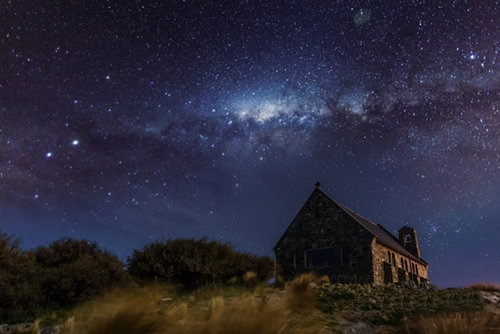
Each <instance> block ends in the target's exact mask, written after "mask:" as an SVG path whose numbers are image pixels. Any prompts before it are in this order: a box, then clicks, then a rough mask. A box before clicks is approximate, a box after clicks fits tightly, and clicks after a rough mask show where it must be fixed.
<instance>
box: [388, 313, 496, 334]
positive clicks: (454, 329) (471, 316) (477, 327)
mask: <svg viewBox="0 0 500 334" xmlns="http://www.w3.org/2000/svg"><path fill="white" fill-rule="evenodd" d="M397 333H408V334H410V333H411V334H498V333H500V314H498V313H490V312H466V313H451V314H440V315H437V316H434V317H426V318H420V319H419V320H417V321H412V322H411V323H407V324H405V326H404V328H402V329H399V330H397Z"/></svg>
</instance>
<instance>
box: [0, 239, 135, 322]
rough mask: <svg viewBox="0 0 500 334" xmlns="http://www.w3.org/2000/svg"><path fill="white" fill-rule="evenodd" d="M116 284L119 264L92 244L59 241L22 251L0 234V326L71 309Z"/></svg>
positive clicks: (121, 271)
mask: <svg viewBox="0 0 500 334" xmlns="http://www.w3.org/2000/svg"><path fill="white" fill-rule="evenodd" d="M122 282H127V274H126V272H125V270H124V269H123V263H121V262H120V261H119V260H118V258H117V257H116V256H114V255H112V254H110V253H108V252H106V251H103V250H102V249H100V248H99V247H98V246H97V244H95V243H90V242H88V241H86V240H72V239H61V240H58V241H55V242H53V243H52V244H51V245H49V246H48V247H39V248H38V249H36V250H34V251H22V250H21V249H20V247H19V241H17V240H13V238H12V237H10V236H7V235H6V234H0V322H10V323H13V322H22V321H28V320H32V319H33V318H34V317H36V316H37V315H39V314H40V313H43V312H46V311H47V310H51V309H60V308H67V307H72V306H74V305H76V304H77V303H79V302H82V301H85V300H88V299H90V298H93V297H96V296H98V295H100V294H103V293H104V292H107V291H109V289H110V288H111V287H113V286H116V285H117V284H119V283H122Z"/></svg>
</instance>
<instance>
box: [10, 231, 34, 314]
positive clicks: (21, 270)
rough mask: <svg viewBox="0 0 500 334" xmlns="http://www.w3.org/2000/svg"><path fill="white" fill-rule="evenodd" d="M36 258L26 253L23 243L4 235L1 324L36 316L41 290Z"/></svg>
mask: <svg viewBox="0 0 500 334" xmlns="http://www.w3.org/2000/svg"><path fill="white" fill-rule="evenodd" d="M37 276H38V273H37V270H36V265H35V260H34V256H33V254H31V253H29V252H28V253H26V252H23V251H22V250H21V249H20V247H19V240H14V239H13V238H12V237H11V236H8V235H6V234H3V233H1V232H0V323H3V322H11V323H13V322H21V321H25V320H26V319H31V318H33V317H34V316H35V312H36V310H37V306H38V304H39V301H40V286H39V285H38V283H37V281H36V277H37Z"/></svg>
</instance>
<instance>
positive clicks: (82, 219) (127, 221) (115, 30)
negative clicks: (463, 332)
mask: <svg viewBox="0 0 500 334" xmlns="http://www.w3.org/2000/svg"><path fill="white" fill-rule="evenodd" d="M0 12H1V14H2V15H1V16H2V20H1V21H0V64H1V65H0V207H1V209H2V213H3V215H2V218H1V219H0V228H1V229H2V230H3V231H6V232H9V233H13V234H16V235H19V236H21V237H22V238H23V239H24V245H25V246H26V247H28V248H29V247H34V246H37V245H40V244H43V243H46V242H49V241H51V240H54V239H55V238H59V237H62V236H70V237H75V238H82V237H85V238H89V239H92V240H96V241H98V242H99V243H100V244H102V245H103V246H104V247H108V248H109V249H110V250H112V251H113V252H115V253H117V254H118V255H119V256H120V257H122V258H124V257H126V256H127V255H129V254H130V252H131V251H132V249H133V248H138V247H142V246H143V245H144V244H145V243H147V242H150V241H151V240H155V239H158V238H175V237H199V236H205V235H206V236H208V237H209V238H214V239H219V240H223V241H228V242H232V243H233V244H235V246H236V247H237V248H239V249H242V250H246V251H250V252H255V253H259V254H272V253H271V249H272V247H273V246H274V243H275V242H276V241H277V240H278V238H279V237H280V235H281V233H282V232H283V231H284V229H285V228H286V226H287V224H288V223H289V222H290V221H291V219H292V218H293V215H294V214H295V213H296V212H297V210H298V209H299V207H300V205H301V204H302V202H303V201H305V199H306V197H307V196H308V194H309V192H310V191H311V189H312V186H313V185H314V182H315V181H316V180H317V179H320V180H321V181H322V184H323V185H324V187H325V190H326V191H327V192H329V193H330V194H331V195H332V196H333V197H334V198H335V199H336V200H338V201H340V202H342V203H344V204H346V205H347V206H348V207H351V208H352V209H354V210H356V211H358V212H359V213H361V214H362V215H363V216H366V217H369V218H370V219H372V220H373V221H374V222H376V223H381V224H383V225H384V226H386V227H387V228H388V229H389V230H392V231H396V230H397V229H398V228H399V227H400V226H401V225H404V224H409V225H411V226H413V227H415V228H416V229H417V232H418V233H419V237H420V239H421V243H422V251H423V256H424V259H426V260H427V261H428V262H429V263H430V264H431V272H430V278H431V281H434V282H436V283H438V284H440V285H443V286H447V285H457V284H467V283H470V282H472V281H477V280H493V279H494V278H495V277H498V275H500V272H499V271H498V268H500V266H499V264H500V255H499V254H500V252H499V251H498V242H500V238H499V237H498V235H500V229H499V227H498V224H497V222H498V219H499V218H500V211H499V208H500V202H499V196H498V194H499V193H500V152H499V148H500V54H499V53H500V5H499V3H498V1H482V2H467V1H449V2H446V3H444V2H443V3H441V2H436V3H428V2H425V1H406V2H404V3H403V2H401V3H398V4H396V3H395V2H392V1H365V2H363V3H362V4H361V3H353V2H350V1H285V2H278V1H239V2H237V1H203V2H197V1H190V0H186V1H174V0H172V1H140V0H137V1H123V2H116V1H109V0H108V1H58V2H47V3H41V2H40V3H37V4H34V3H31V2H28V1H6V2H5V3H4V4H3V5H2V8H1V9H0ZM463 253H466V255H463ZM457 254H460V257H458V256H457ZM464 268H472V269H474V270H471V271H470V272H471V274H470V275H469V276H467V275H462V273H463V269H464ZM495 268H496V269H495ZM450 273H453V275H450ZM473 273H474V274H473ZM455 274H456V275H455Z"/></svg>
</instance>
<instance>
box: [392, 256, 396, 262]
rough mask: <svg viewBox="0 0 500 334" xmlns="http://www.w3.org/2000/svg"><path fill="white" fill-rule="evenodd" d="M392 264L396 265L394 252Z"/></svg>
mask: <svg viewBox="0 0 500 334" xmlns="http://www.w3.org/2000/svg"><path fill="white" fill-rule="evenodd" d="M392 264H393V265H396V257H395V256H394V253H392Z"/></svg>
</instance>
